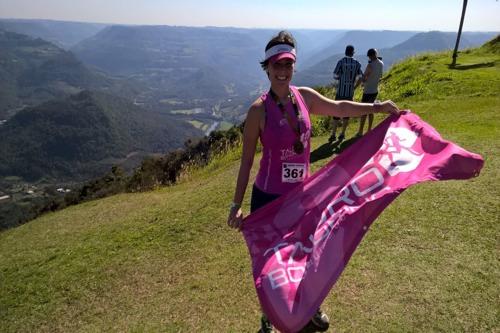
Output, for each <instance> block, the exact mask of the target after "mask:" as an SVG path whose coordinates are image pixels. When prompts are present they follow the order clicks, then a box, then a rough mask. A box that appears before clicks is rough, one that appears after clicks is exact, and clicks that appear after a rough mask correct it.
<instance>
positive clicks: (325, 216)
mask: <svg viewBox="0 0 500 333" xmlns="http://www.w3.org/2000/svg"><path fill="white" fill-rule="evenodd" d="M417 138H418V134H417V133H415V132H413V131H411V130H409V129H407V128H391V129H389V130H388V131H387V134H386V137H385V139H384V144H383V145H382V147H381V149H380V150H379V152H378V153H377V154H376V155H375V156H374V157H373V158H371V159H370V160H369V161H368V162H367V163H366V165H365V166H364V167H363V168H365V169H366V170H365V171H363V173H361V174H360V175H358V176H357V177H356V178H354V179H352V180H351V181H350V182H349V183H348V184H347V185H346V186H345V187H344V188H342V189H341V190H340V192H339V193H338V194H337V197H336V198H335V199H334V200H333V201H332V202H331V203H329V204H328V205H327V206H326V208H325V209H324V210H323V212H322V213H321V218H320V221H319V223H318V226H317V228H316V231H315V232H314V233H312V234H310V235H309V237H308V238H307V239H308V240H309V242H311V247H307V246H305V245H304V244H303V243H302V242H296V243H294V244H293V245H292V244H291V243H288V242H281V243H279V244H278V245H276V246H274V247H272V248H270V249H268V250H266V251H265V253H264V256H266V255H267V254H268V253H269V252H270V251H272V252H274V255H275V256H276V260H277V262H278V264H279V265H280V266H282V267H279V268H277V269H275V270H273V271H272V272H270V273H268V274H267V277H268V279H269V281H270V282H271V287H272V289H276V288H278V287H280V286H282V285H285V284H288V283H299V282H300V281H302V279H303V278H305V276H304V273H305V271H306V267H307V266H308V265H310V264H311V262H310V260H309V261H307V262H306V263H305V264H303V263H299V262H297V261H296V260H295V258H296V257H298V256H299V257H301V256H302V255H306V254H310V253H312V251H313V249H314V246H317V245H318V244H320V243H321V242H323V241H325V240H326V239H328V237H329V236H330V234H331V233H332V232H333V230H335V226H336V225H337V224H338V222H339V221H340V220H341V219H342V218H343V216H344V215H345V213H349V212H353V211H355V209H356V208H355V207H353V204H354V203H355V202H357V203H358V205H359V204H360V201H369V200H375V199H376V198H377V194H378V195H380V193H381V192H387V191H390V190H391V188H390V187H389V186H386V185H385V179H384V174H386V177H393V176H395V175H397V174H399V173H400V172H410V171H412V170H414V169H416V168H417V167H418V165H419V164H420V162H421V161H422V159H423V157H424V154H423V153H418V152H416V151H415V150H413V148H412V147H413V145H414V144H415V142H416V141H417ZM283 153H284V152H283V151H282V157H283V155H284V154H283ZM340 203H343V205H341V206H340V207H338V208H334V207H335V206H337V205H339V204H340ZM289 245H292V246H293V248H292V250H291V252H289V253H290V257H289V258H288V260H287V262H286V263H285V262H284V261H283V257H282V254H281V253H280V249H281V248H284V247H288V246H289ZM297 273H298V274H297Z"/></svg>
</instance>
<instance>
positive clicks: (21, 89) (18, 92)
mask: <svg viewBox="0 0 500 333" xmlns="http://www.w3.org/2000/svg"><path fill="white" fill-rule="evenodd" d="M0 49H1V52H0V78H1V80H0V120H4V119H8V118H9V117H11V116H12V115H13V114H15V113H16V112H17V111H18V110H20V109H22V108H23V107H26V106H35V105H37V104H39V103H42V102H46V101H48V100H50V99H53V98H62V97H64V96H68V95H70V94H75V93H78V92H80V91H82V90H84V89H91V90H99V89H101V90H108V91H110V92H112V93H113V94H116V95H118V96H127V95H132V94H131V91H134V89H135V88H133V87H132V86H130V85H129V84H128V83H127V82H125V81H118V80H115V79H112V78H110V77H107V76H106V75H104V74H102V73H99V72H96V71H93V70H90V69H88V68H87V67H86V66H84V65H83V64H82V63H81V61H79V60H78V59H76V58H75V56H74V55H73V54H72V53H71V52H69V51H65V50H63V49H61V48H59V47H57V46H56V45H54V44H52V43H49V42H47V41H44V40H42V39H40V38H33V37H29V36H26V35H21V34H17V33H14V32H9V31H3V30H0Z"/></svg>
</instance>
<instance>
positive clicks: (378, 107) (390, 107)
mask: <svg viewBox="0 0 500 333" xmlns="http://www.w3.org/2000/svg"><path fill="white" fill-rule="evenodd" d="M373 107H374V108H375V112H382V113H388V114H394V115H398V114H399V113H400V112H401V111H400V110H399V108H398V106H397V105H396V103H394V102H393V101H391V100H387V101H383V102H382V103H380V102H379V103H377V102H375V103H373Z"/></svg>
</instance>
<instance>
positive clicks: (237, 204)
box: [229, 201, 241, 210]
mask: <svg viewBox="0 0 500 333" xmlns="http://www.w3.org/2000/svg"><path fill="white" fill-rule="evenodd" d="M240 207H241V204H239V203H236V202H234V201H233V202H231V205H230V206H229V209H230V210H233V209H239V208H240Z"/></svg>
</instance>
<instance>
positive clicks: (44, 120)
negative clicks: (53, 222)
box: [0, 91, 202, 182]
mask: <svg viewBox="0 0 500 333" xmlns="http://www.w3.org/2000/svg"><path fill="white" fill-rule="evenodd" d="M201 135H202V133H201V132H200V131H198V130H197V129H196V128H194V127H192V126H191V125H189V124H188V123H186V122H181V121H179V120H177V119H175V118H174V117H172V116H171V115H168V114H160V113H156V112H152V111H146V110H143V109H141V108H140V107H138V106H136V105H134V104H133V103H132V102H130V101H128V100H126V99H122V98H119V97H116V96H112V95H107V94H104V93H99V92H89V91H83V92H81V93H79V94H76V95H73V96H70V97H67V98H64V99H58V100H52V101H49V102H46V103H43V104H41V105H38V106H36V107H32V108H25V109H23V110H22V111H19V112H18V113H17V114H16V115H15V116H13V117H12V118H11V119H10V120H9V121H8V122H6V123H5V124H3V125H2V126H0V136H1V137H2V138H3V139H2V140H1V141H0V150H1V151H2V154H1V156H0V177H7V176H18V177H22V178H23V179H25V180H27V181H37V180H40V179H41V178H46V179H50V178H53V179H54V180H57V181H59V182H61V181H68V180H73V181H82V180H87V179H90V178H92V177H97V176H100V175H102V174H104V173H105V172H107V171H108V170H109V169H110V168H111V166H112V165H120V164H121V165H123V164H125V163H126V157H127V155H140V156H147V155H150V154H153V153H165V152H168V151H171V150H174V149H176V148H179V147H182V146H183V144H184V141H185V140H187V139H188V138H189V137H198V136H201ZM135 164H136V165H137V164H138V163H137V159H136V162H135Z"/></svg>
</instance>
